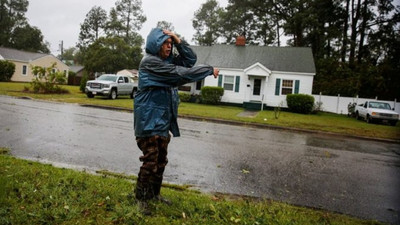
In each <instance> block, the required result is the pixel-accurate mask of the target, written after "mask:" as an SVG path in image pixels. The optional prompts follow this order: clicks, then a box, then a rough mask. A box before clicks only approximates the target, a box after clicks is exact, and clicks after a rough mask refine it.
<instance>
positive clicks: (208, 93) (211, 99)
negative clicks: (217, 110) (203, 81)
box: [201, 86, 224, 105]
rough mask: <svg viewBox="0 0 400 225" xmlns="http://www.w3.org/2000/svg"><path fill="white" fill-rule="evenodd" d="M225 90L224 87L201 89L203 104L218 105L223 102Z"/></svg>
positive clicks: (205, 87)
mask: <svg viewBox="0 0 400 225" xmlns="http://www.w3.org/2000/svg"><path fill="white" fill-rule="evenodd" d="M222 95H224V89H223V88H222V87H210V86H204V87H202V88H201V100H202V103H205V104H212V105H217V104H219V103H220V102H221V98H222Z"/></svg>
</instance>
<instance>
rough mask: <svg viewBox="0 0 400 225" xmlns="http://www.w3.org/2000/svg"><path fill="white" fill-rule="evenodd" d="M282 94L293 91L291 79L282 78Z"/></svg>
mask: <svg viewBox="0 0 400 225" xmlns="http://www.w3.org/2000/svg"><path fill="white" fill-rule="evenodd" d="M281 93H282V95H287V94H292V93H293V80H282V92H281Z"/></svg>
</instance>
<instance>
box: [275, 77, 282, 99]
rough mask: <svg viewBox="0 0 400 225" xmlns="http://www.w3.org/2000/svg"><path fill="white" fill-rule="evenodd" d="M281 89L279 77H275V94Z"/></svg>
mask: <svg viewBox="0 0 400 225" xmlns="http://www.w3.org/2000/svg"><path fill="white" fill-rule="evenodd" d="M280 90H281V79H279V78H277V79H276V83H275V95H279V92H280Z"/></svg>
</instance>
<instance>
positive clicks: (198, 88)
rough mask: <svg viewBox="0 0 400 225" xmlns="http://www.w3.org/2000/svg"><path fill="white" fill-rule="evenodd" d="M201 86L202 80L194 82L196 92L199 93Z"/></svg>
mask: <svg viewBox="0 0 400 225" xmlns="http://www.w3.org/2000/svg"><path fill="white" fill-rule="evenodd" d="M202 84H203V81H202V80H201V81H197V82H196V90H197V91H200V90H201V86H202Z"/></svg>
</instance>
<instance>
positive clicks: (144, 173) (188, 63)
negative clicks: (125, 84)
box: [134, 28, 219, 210]
mask: <svg viewBox="0 0 400 225" xmlns="http://www.w3.org/2000/svg"><path fill="white" fill-rule="evenodd" d="M173 47H175V48H176V49H177V52H178V53H179V54H177V55H174V54H173V53H172V52H173ZM196 61H197V56H196V54H195V52H193V50H192V49H191V48H190V47H189V45H188V44H187V43H186V42H185V41H184V40H181V39H180V38H179V37H178V36H177V35H175V34H174V33H172V32H171V31H167V30H161V29H159V28H154V29H152V30H151V32H150V33H149V35H148V36H147V40H146V55H145V57H144V58H143V59H142V61H141V62H140V65H139V85H138V92H137V93H136V95H135V100H134V129H135V136H136V142H137V145H138V147H139V148H140V150H141V151H142V152H143V156H141V157H140V161H141V162H142V163H143V164H142V166H141V167H140V171H139V176H138V181H137V184H136V188H135V197H136V199H137V200H139V202H140V203H141V204H142V205H143V207H144V208H146V210H147V208H148V205H147V201H148V200H151V199H156V200H159V201H162V202H164V203H167V204H170V203H171V202H170V201H168V200H166V199H164V198H162V197H161V196H160V189H161V183H162V179H163V173H164V169H165V166H166V165H167V163H168V159H167V148H168V144H169V142H170V137H171V136H170V133H172V135H173V136H174V137H179V136H180V133H179V127H178V122H177V117H178V104H179V95H178V90H177V87H178V86H180V85H183V84H186V83H191V82H196V81H199V80H202V79H204V78H205V77H207V76H209V75H213V76H214V77H215V78H217V77H218V73H219V70H218V69H217V68H213V67H212V66H208V65H199V66H194V65H195V63H196Z"/></svg>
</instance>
